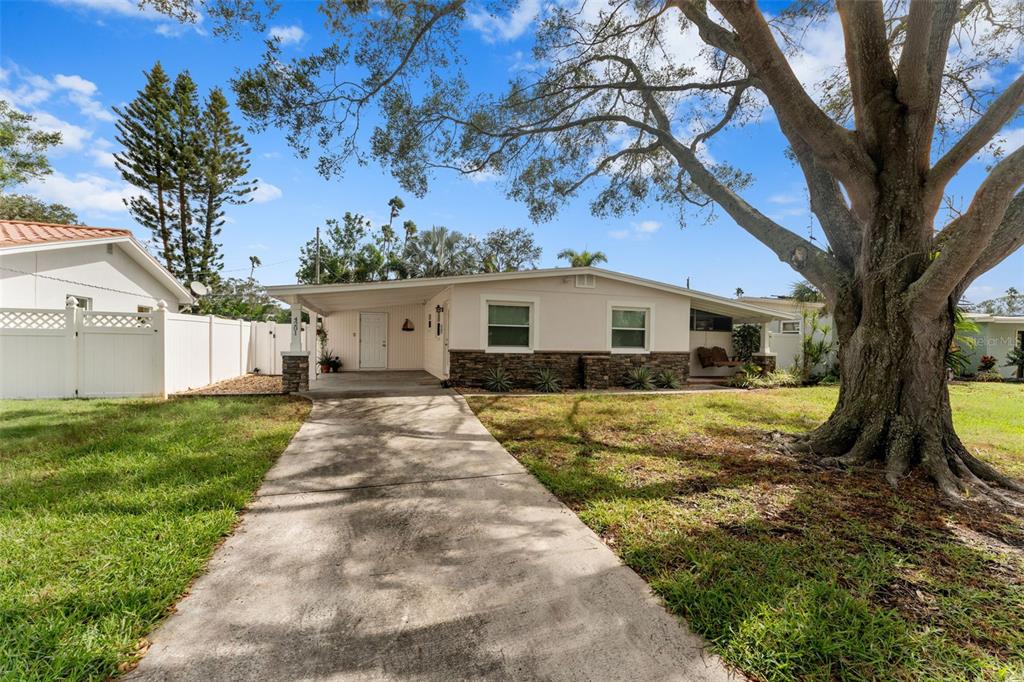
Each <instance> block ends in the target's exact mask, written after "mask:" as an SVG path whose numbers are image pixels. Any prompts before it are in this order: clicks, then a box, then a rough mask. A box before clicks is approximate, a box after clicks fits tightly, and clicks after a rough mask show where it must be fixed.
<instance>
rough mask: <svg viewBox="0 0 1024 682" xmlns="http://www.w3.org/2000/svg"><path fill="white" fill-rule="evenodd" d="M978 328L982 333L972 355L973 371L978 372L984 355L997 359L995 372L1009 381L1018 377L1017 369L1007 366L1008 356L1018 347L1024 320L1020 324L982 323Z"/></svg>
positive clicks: (979, 334) (1023, 328) (1023, 329)
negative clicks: (979, 362)
mask: <svg viewBox="0 0 1024 682" xmlns="http://www.w3.org/2000/svg"><path fill="white" fill-rule="evenodd" d="M978 326H979V327H980V329H981V331H980V332H979V333H978V335H977V337H976V338H977V345H976V346H975V348H974V351H973V352H972V353H971V356H972V368H973V370H974V371H977V369H978V361H979V360H981V356H982V355H991V356H993V357H994V358H995V359H996V366H995V368H994V371H996V372H999V373H1000V374H1001V375H1003V376H1004V377H1006V378H1008V379H1009V378H1012V377H1015V376H1017V374H1016V371H1017V370H1016V368H1014V367H1007V366H1006V356H1007V355H1009V353H1010V351H1011V350H1013V348H1014V346H1016V344H1017V338H1018V335H1019V334H1020V332H1022V331H1024V318H1022V319H1021V321H1020V322H981V323H979V325H978Z"/></svg>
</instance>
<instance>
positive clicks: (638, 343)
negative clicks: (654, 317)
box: [612, 308, 650, 350]
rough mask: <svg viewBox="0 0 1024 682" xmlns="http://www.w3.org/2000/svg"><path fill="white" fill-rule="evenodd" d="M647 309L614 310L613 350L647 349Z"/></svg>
mask: <svg viewBox="0 0 1024 682" xmlns="http://www.w3.org/2000/svg"><path fill="white" fill-rule="evenodd" d="M649 318H650V315H649V312H648V310H647V308H612V348H614V349H633V350H646V349H647V321H648V319H649Z"/></svg>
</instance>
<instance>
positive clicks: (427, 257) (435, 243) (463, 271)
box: [408, 227, 476, 277]
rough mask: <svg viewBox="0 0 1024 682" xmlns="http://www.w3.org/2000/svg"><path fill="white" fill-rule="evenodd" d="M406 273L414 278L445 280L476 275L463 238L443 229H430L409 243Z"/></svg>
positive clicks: (470, 254)
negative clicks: (409, 271) (441, 278)
mask: <svg viewBox="0 0 1024 682" xmlns="http://www.w3.org/2000/svg"><path fill="white" fill-rule="evenodd" d="M408 252H409V253H408V261H409V269H410V270H411V271H412V272H413V273H415V275H416V276H417V277H445V276H447V275H468V274H470V273H473V272H476V264H475V262H474V258H473V254H472V251H471V250H470V248H469V244H468V243H467V239H466V236H465V235H464V234H462V233H461V232H456V231H455V230H449V229H448V228H447V227H433V228H431V229H429V230H426V231H425V232H421V233H420V234H419V235H418V236H417V237H416V238H415V239H413V240H412V241H411V242H409V248H408Z"/></svg>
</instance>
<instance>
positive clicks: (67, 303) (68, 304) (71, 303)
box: [64, 296, 78, 310]
mask: <svg viewBox="0 0 1024 682" xmlns="http://www.w3.org/2000/svg"><path fill="white" fill-rule="evenodd" d="M64 307H65V308H67V309H68V310H71V309H72V308H77V307H78V299H77V298H75V297H74V296H68V297H67V298H66V299H65V300H64Z"/></svg>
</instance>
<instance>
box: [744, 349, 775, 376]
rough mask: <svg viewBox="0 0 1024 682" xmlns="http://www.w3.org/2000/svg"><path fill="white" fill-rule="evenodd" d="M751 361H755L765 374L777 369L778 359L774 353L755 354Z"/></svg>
mask: <svg viewBox="0 0 1024 682" xmlns="http://www.w3.org/2000/svg"><path fill="white" fill-rule="evenodd" d="M750 359H751V360H753V361H754V364H755V365H757V366H758V367H760V368H761V371H762V372H763V373H765V374H767V373H768V372H774V371H775V368H776V366H777V365H776V357H775V354H774V353H768V354H766V353H754V354H753V355H751V356H750Z"/></svg>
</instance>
